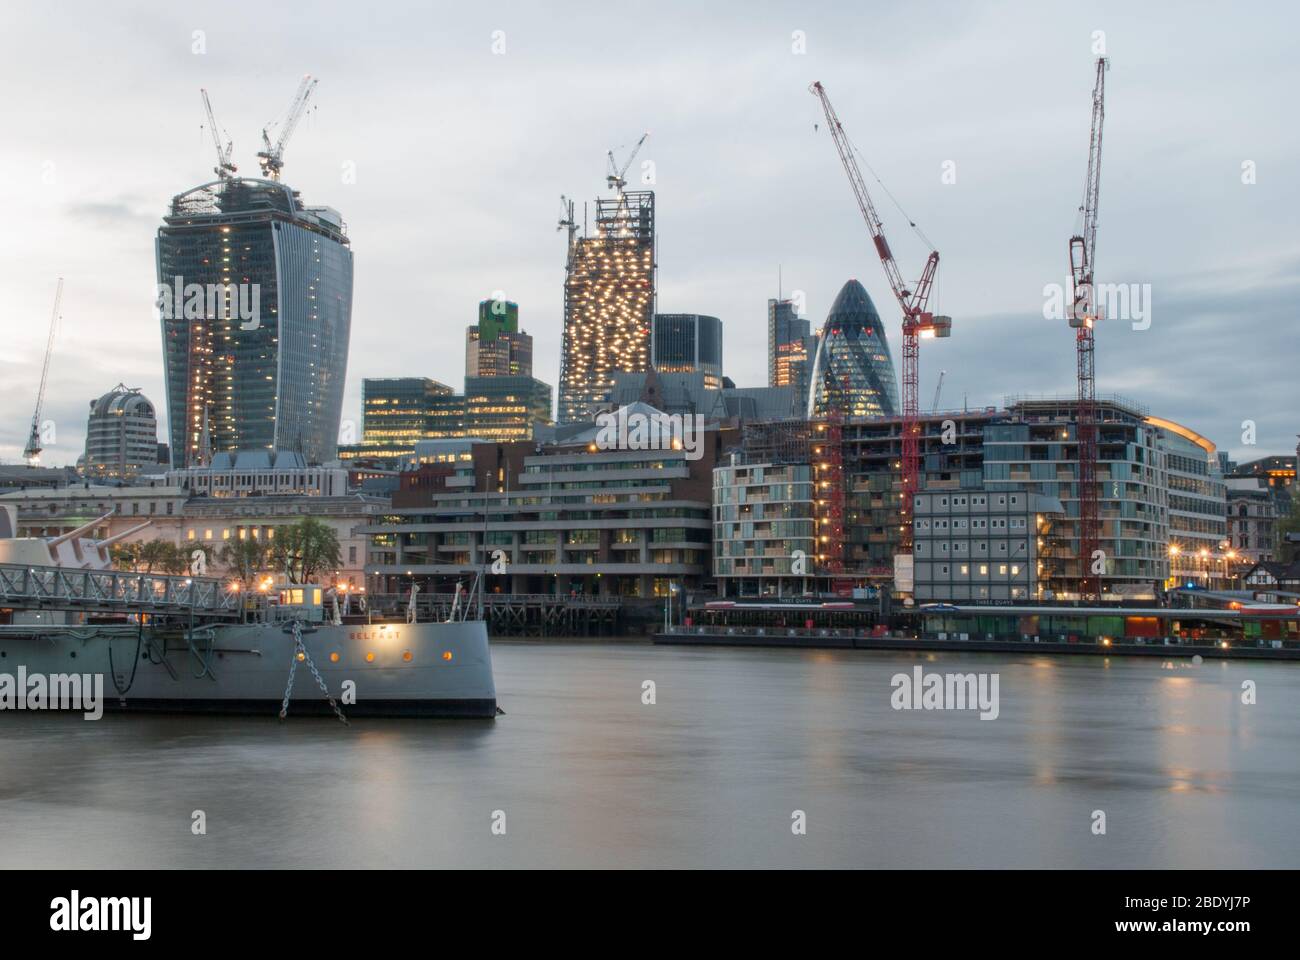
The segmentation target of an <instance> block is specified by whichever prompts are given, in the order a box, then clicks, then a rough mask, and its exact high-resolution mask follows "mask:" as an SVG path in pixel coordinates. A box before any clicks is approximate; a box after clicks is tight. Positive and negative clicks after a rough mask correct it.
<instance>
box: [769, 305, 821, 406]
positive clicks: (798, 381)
mask: <svg viewBox="0 0 1300 960" xmlns="http://www.w3.org/2000/svg"><path fill="white" fill-rule="evenodd" d="M816 349H817V340H816V338H814V337H813V336H812V324H811V323H810V322H809V321H808V318H807V317H801V316H799V315H798V313H796V312H795V306H794V301H792V300H768V301H767V385H768V386H769V387H794V388H795V394H796V396H798V397H799V398H800V405H799V406H800V409H801V410H802V409H804V408H805V407H807V405H808V387H809V383H810V378H809V374H810V373H811V367H812V363H813V355H814V352H815V350H816Z"/></svg>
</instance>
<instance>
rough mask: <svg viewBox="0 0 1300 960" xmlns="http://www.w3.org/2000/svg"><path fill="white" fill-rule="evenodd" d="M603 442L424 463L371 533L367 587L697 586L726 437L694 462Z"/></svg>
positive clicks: (544, 589)
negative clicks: (480, 583)
mask: <svg viewBox="0 0 1300 960" xmlns="http://www.w3.org/2000/svg"><path fill="white" fill-rule="evenodd" d="M598 436H599V431H598V430H596V429H594V428H593V429H591V430H588V431H586V432H585V433H582V434H579V435H578V436H576V437H573V438H571V439H570V440H568V441H566V442H565V443H563V444H558V443H557V444H552V445H540V444H538V443H535V442H518V443H474V444H472V446H471V449H470V451H469V459H468V460H463V459H461V457H462V456H463V453H464V451H457V450H448V451H445V452H446V454H447V455H448V456H449V457H451V459H450V460H444V461H442V462H441V464H439V463H437V462H433V461H429V462H427V463H425V464H424V465H423V468H424V470H425V473H426V474H428V475H427V476H425V477H421V478H419V479H418V480H416V481H412V482H411V483H410V484H409V489H406V487H405V486H404V490H403V492H402V493H401V494H400V495H399V496H398V497H397V498H395V500H396V502H395V503H394V505H393V507H392V508H391V509H389V510H387V511H386V512H385V516H384V517H383V518H377V519H376V520H375V522H373V523H371V524H370V525H369V526H368V527H367V528H365V530H364V531H363V533H365V534H366V535H367V536H369V537H370V538H371V540H372V546H371V551H372V553H373V554H374V555H375V557H376V561H375V562H373V563H372V564H371V565H370V566H369V567H368V573H369V574H370V577H371V583H370V588H371V589H372V590H373V591H377V592H404V591H406V590H408V589H409V588H410V585H411V584H412V583H415V584H418V585H419V586H420V587H421V589H422V590H426V591H440V592H445V591H448V590H450V589H451V587H452V585H453V584H454V583H456V582H458V581H459V582H464V581H466V580H468V579H469V578H472V577H474V576H475V575H476V574H478V573H480V572H485V573H486V574H487V578H486V584H487V589H488V590H490V591H496V592H503V593H549V594H568V593H581V594H586V595H600V596H626V597H660V596H666V595H667V594H668V592H669V591H670V590H671V589H672V588H673V586H683V587H687V588H695V587H698V586H699V585H700V584H701V583H703V582H704V581H705V580H707V578H708V576H709V571H710V544H709V528H710V522H711V521H710V511H711V502H710V496H711V487H712V470H713V465H714V463H715V462H716V460H717V457H718V454H719V452H720V450H721V445H722V443H723V438H722V434H721V432H719V431H709V432H707V433H706V434H705V435H704V437H703V438H702V444H701V446H700V447H699V448H698V449H697V450H696V451H695V452H694V453H692V451H690V450H687V449H672V448H669V449H662V450H661V449H646V450H633V449H603V448H602V447H601V446H599V445H598V443H597V438H598ZM440 466H441V467H442V468H444V469H434V468H438V467H440ZM466 468H468V469H466ZM466 474H468V479H470V480H471V482H472V487H467V486H466V485H464V480H465V478H466ZM453 484H455V486H453Z"/></svg>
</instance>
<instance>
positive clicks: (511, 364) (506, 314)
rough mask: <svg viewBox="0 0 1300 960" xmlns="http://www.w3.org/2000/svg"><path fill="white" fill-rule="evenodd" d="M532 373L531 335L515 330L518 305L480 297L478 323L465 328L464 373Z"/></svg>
mask: <svg viewBox="0 0 1300 960" xmlns="http://www.w3.org/2000/svg"><path fill="white" fill-rule="evenodd" d="M532 375H533V338H532V337H530V336H529V335H528V334H526V333H524V332H523V331H521V330H520V329H519V304H517V303H511V302H509V301H507V300H484V301H483V302H482V303H480V304H479V305H478V323H476V324H473V325H471V326H469V327H467V328H466V330H465V376H467V377H531V376H532ZM547 389H548V390H549V389H550V388H549V387H548V388H547Z"/></svg>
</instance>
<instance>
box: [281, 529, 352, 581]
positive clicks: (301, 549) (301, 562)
mask: <svg viewBox="0 0 1300 960" xmlns="http://www.w3.org/2000/svg"><path fill="white" fill-rule="evenodd" d="M272 555H273V557H274V559H275V566H276V568H277V569H279V570H286V571H287V572H288V574H289V578H290V579H291V580H293V581H294V582H295V583H311V582H313V581H312V578H313V577H315V576H317V575H318V574H320V573H321V572H322V571H326V570H332V569H334V568H335V567H337V566H338V565H339V563H340V562H341V558H342V551H341V550H340V548H339V538H338V535H337V534H336V533H335V532H334V528H333V527H331V526H330V525H329V524H327V523H324V522H323V521H321V520H317V519H316V518H315V517H303V518H302V519H301V520H299V521H298V522H297V523H293V524H290V525H288V526H284V527H280V528H278V529H277V530H276V533H275V546H274V548H273V549H272Z"/></svg>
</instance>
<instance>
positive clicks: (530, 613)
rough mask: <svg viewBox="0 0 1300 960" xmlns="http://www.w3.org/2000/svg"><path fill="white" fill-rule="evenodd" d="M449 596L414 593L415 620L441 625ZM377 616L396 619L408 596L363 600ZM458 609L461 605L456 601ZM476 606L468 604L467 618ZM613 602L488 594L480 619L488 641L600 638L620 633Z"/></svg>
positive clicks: (617, 610) (448, 613)
mask: <svg viewBox="0 0 1300 960" xmlns="http://www.w3.org/2000/svg"><path fill="white" fill-rule="evenodd" d="M452 599H453V596H452V594H450V593H417V594H416V595H415V609H416V619H417V620H420V621H425V620H447V619H448V618H449V617H450V616H451V605H452ZM368 602H369V604H370V606H371V608H372V610H373V611H374V612H375V613H377V614H383V615H387V616H400V615H402V614H404V613H405V612H406V610H407V609H408V607H409V605H410V595H409V594H396V593H385V594H374V595H372V596H371V597H370V598H369V601H368ZM462 603H464V601H463V600H462ZM478 603H479V600H478V598H477V597H475V598H474V599H473V600H471V601H470V606H471V616H473V615H474V613H475V612H476V611H477V609H478ZM621 610H622V604H621V603H620V601H619V598H618V597H593V596H556V595H555V594H550V593H488V594H484V596H483V619H484V620H486V621H487V625H488V632H489V633H490V634H491V635H492V636H494V637H606V636H613V635H615V634H617V633H619V632H620V630H621V628H622V617H621Z"/></svg>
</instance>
